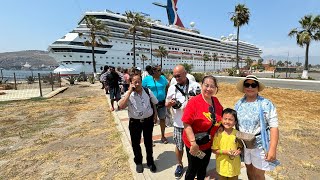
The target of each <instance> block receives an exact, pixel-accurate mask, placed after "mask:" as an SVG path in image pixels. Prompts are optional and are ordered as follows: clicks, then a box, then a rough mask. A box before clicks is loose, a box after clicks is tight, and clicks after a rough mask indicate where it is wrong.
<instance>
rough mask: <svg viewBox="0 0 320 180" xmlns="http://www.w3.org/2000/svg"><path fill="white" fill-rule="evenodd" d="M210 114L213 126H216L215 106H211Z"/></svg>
mask: <svg viewBox="0 0 320 180" xmlns="http://www.w3.org/2000/svg"><path fill="white" fill-rule="evenodd" d="M209 112H210V114H211V120H212V124H216V114H215V113H214V108H213V106H209Z"/></svg>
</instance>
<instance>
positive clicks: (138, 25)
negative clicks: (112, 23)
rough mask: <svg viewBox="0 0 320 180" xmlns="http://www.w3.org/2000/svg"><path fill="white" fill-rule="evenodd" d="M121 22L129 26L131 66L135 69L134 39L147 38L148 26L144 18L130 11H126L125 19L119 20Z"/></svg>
mask: <svg viewBox="0 0 320 180" xmlns="http://www.w3.org/2000/svg"><path fill="white" fill-rule="evenodd" d="M121 21H123V22H125V23H128V24H130V25H129V28H128V32H126V34H125V35H127V34H128V33H129V34H131V35H132V41H133V66H134V67H136V37H137V36H140V35H141V36H147V35H148V31H149V30H148V27H150V25H149V24H148V22H147V21H146V18H145V17H144V16H143V15H141V14H140V13H135V12H132V11H126V19H121Z"/></svg>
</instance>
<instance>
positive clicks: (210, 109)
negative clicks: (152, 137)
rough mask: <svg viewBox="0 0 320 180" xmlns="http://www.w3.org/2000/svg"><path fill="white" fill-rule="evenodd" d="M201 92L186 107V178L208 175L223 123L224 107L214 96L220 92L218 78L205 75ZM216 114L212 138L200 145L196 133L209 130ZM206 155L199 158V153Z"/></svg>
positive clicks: (184, 122)
mask: <svg viewBox="0 0 320 180" xmlns="http://www.w3.org/2000/svg"><path fill="white" fill-rule="evenodd" d="M201 89H202V90H201V94H199V95H197V96H195V97H193V98H191V99H190V100H189V102H188V104H187V106H186V108H185V109H184V112H183V116H182V121H183V124H184V132H183V136H182V139H183V141H184V143H185V145H186V152H187V157H188V169H187V172H186V175H185V179H186V180H191V179H192V180H193V179H194V178H195V176H197V179H198V180H202V179H204V178H205V176H206V170H207V166H208V164H209V161H210V157H211V145H212V140H213V137H214V134H215V132H216V131H217V129H218V128H219V126H220V124H221V116H222V110H223V107H222V106H221V104H220V102H219V100H218V99H217V98H216V97H213V95H215V94H216V93H217V92H218V84H217V80H216V78H215V77H213V76H205V77H204V78H203V79H202V85H201ZM211 113H214V114H215V120H216V123H215V124H214V126H213V127H212V128H211V131H210V135H211V137H212V138H211V140H210V141H209V142H208V143H206V144H203V145H198V144H197V143H196V141H195V134H196V133H201V132H207V131H208V130H209V128H210V127H211V125H212V122H213V121H212V119H213V118H214V116H213V115H211ZM201 153H202V154H203V155H204V157H202V158H199V157H200V156H199V154H201Z"/></svg>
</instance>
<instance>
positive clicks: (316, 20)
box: [288, 15, 320, 79]
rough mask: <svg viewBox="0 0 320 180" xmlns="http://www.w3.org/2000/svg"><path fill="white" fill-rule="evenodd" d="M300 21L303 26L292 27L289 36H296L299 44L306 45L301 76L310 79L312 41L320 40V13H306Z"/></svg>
mask: <svg viewBox="0 0 320 180" xmlns="http://www.w3.org/2000/svg"><path fill="white" fill-rule="evenodd" d="M299 23H300V25H301V27H300V28H294V29H292V30H291V31H290V32H289V34H288V36H290V37H293V36H295V37H296V40H297V44H298V45H299V46H301V47H303V46H306V52H305V62H304V70H303V73H302V76H301V78H303V79H308V69H309V67H308V65H309V46H310V43H311V41H313V40H314V41H319V40H320V15H317V16H313V15H306V16H304V17H303V18H301V20H300V21H299Z"/></svg>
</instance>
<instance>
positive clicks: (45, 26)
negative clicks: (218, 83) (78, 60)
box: [0, 0, 320, 57]
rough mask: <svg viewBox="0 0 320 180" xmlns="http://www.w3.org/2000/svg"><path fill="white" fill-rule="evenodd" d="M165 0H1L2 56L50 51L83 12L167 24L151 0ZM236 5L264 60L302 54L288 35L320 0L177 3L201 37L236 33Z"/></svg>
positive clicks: (313, 52)
mask: <svg viewBox="0 0 320 180" xmlns="http://www.w3.org/2000/svg"><path fill="white" fill-rule="evenodd" d="M155 1H157V2H162V3H166V0H1V1H0V19H1V28H0V52H10V51H19V50H31V49H38V50H46V49H47V47H48V45H49V44H51V43H52V42H54V41H55V40H57V39H58V38H60V37H62V36H63V35H65V34H66V33H67V32H69V31H71V30H72V29H73V28H75V27H76V26H77V23H78V21H79V20H80V18H81V16H82V14H83V13H84V12H85V11H102V10H104V9H109V10H112V11H114V12H120V13H124V12H125V11H126V10H132V11H137V12H144V13H147V14H150V16H151V17H152V18H154V19H160V20H161V21H162V22H163V23H165V24H167V22H168V20H167V15H166V11H165V9H163V8H160V7H157V6H154V5H153V4H152V2H155ZM238 3H245V4H246V5H247V7H248V8H249V9H250V12H251V17H250V22H249V25H246V26H244V27H242V28H241V29H240V39H241V40H244V41H248V42H250V43H253V44H255V45H257V46H258V47H259V48H261V49H262V50H263V52H264V53H263V54H262V56H266V55H277V56H279V55H280V56H287V54H288V52H289V53H290V56H300V57H302V56H304V52H305V49H304V48H300V47H298V46H297V45H296V41H295V38H290V37H288V36H287V34H288V32H289V31H290V30H291V29H292V28H295V27H299V23H298V21H299V20H300V19H301V18H302V17H303V16H304V15H307V14H320V0H264V1H263V0H260V1H257V0H201V1H200V0H197V1H196V0H179V2H178V13H179V16H180V18H181V20H182V21H183V23H184V25H185V26H186V27H189V23H190V22H192V21H193V22H195V23H196V26H195V27H196V28H197V29H199V30H200V31H201V33H202V34H204V35H208V36H212V37H215V38H220V37H221V36H222V35H224V36H227V35H228V34H230V33H235V32H236V29H235V28H234V27H233V24H232V22H231V21H230V17H231V12H233V11H234V6H235V5H236V4H238ZM309 55H310V56H320V43H312V44H311V48H310V54H309Z"/></svg>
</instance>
